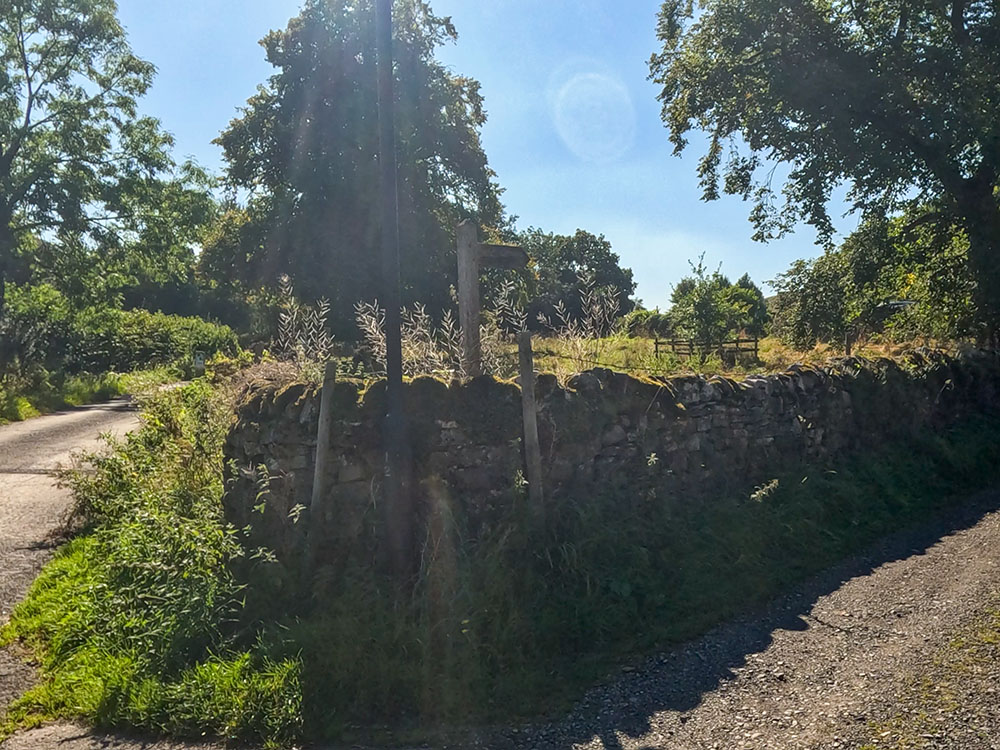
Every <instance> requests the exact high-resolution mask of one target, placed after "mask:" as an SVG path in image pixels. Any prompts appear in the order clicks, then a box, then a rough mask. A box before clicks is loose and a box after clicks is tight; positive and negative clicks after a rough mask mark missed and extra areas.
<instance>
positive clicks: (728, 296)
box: [669, 253, 768, 344]
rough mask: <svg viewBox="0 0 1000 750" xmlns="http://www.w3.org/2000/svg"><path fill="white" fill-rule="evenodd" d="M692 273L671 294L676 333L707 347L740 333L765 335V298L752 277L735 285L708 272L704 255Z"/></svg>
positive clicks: (747, 276)
mask: <svg viewBox="0 0 1000 750" xmlns="http://www.w3.org/2000/svg"><path fill="white" fill-rule="evenodd" d="M691 271H692V275H691V276H688V277H685V278H683V279H681V280H680V281H679V282H678V283H677V286H676V287H674V290H673V293H672V294H671V302H672V303H673V306H672V307H671V309H670V313H669V314H670V318H671V321H672V323H673V330H674V332H676V333H677V334H679V335H680V336H683V337H685V338H690V339H693V340H695V341H697V342H700V343H704V344H711V343H714V342H720V341H723V340H724V339H726V338H728V337H730V336H733V335H736V334H739V333H747V334H749V335H751V336H762V335H763V334H764V329H765V326H766V325H767V322H768V314H767V308H766V305H765V303H764V295H763V294H762V293H761V291H760V289H758V288H757V286H756V284H754V283H753V282H752V281H751V280H750V276H749V275H747V274H744V275H743V277H742V278H740V280H739V281H738V282H737V283H736V284H732V283H730V281H729V279H727V278H726V277H725V276H723V275H722V274H721V273H720V272H719V270H718V269H716V270H715V271H713V272H712V273H709V272H708V269H707V267H706V266H705V255H704V253H702V255H701V257H699V258H698V263H697V265H695V264H694V263H691Z"/></svg>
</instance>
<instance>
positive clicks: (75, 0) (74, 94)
mask: <svg viewBox="0 0 1000 750" xmlns="http://www.w3.org/2000/svg"><path fill="white" fill-rule="evenodd" d="M115 11H116V6H115V3H114V2H113V0H11V1H10V2H5V3H3V4H0V313H2V309H3V288H4V281H5V279H6V278H7V275H8V274H9V272H10V268H11V265H12V263H13V262H14V255H15V251H16V250H17V248H18V247H19V246H21V245H22V243H24V242H25V241H29V240H30V241H32V242H34V241H36V240H34V239H32V238H37V237H38V236H44V237H45V241H46V242H50V243H55V246H58V247H72V246H78V247H79V246H81V245H83V246H88V247H93V246H94V244H95V243H101V242H106V241H108V240H109V239H110V238H111V237H112V235H114V234H115V233H117V232H120V231H123V230H124V231H129V230H131V229H134V228H135V227H134V224H132V225H130V224H129V222H126V223H125V224H124V225H123V224H122V223H121V221H120V220H121V219H122V218H123V217H127V216H129V215H134V210H133V209H134V208H135V201H136V199H137V196H139V195H140V194H141V192H142V191H143V190H144V189H146V188H147V187H148V186H149V185H150V181H151V180H153V179H154V178H155V176H156V174H157V173H158V172H159V171H161V170H163V169H168V168H170V167H171V165H172V162H171V161H170V156H169V147H170V145H171V139H170V138H169V136H167V135H166V134H164V133H162V132H161V131H160V130H159V127H158V123H157V122H156V121H155V120H152V119H150V118H144V117H139V116H138V114H137V111H136V99H137V98H138V97H139V96H141V95H142V94H143V93H144V92H145V91H146V89H147V88H148V86H149V84H150V81H151V80H152V76H153V66H152V65H151V64H150V63H148V62H145V61H144V60H141V59H139V58H138V57H136V56H135V55H134V54H132V51H131V49H130V48H129V45H128V42H127V40H126V38H125V33H124V31H123V29H122V27H121V26H120V24H119V23H118V20H117V18H116V16H115Z"/></svg>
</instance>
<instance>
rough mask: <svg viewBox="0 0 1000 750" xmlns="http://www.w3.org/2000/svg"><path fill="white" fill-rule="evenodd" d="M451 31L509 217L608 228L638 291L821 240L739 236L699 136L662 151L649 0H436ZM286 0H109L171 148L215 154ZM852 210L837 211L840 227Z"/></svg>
mask: <svg viewBox="0 0 1000 750" xmlns="http://www.w3.org/2000/svg"><path fill="white" fill-rule="evenodd" d="M432 5H433V7H434V10H435V12H437V13H438V14H439V15H450V16H452V18H453V20H454V23H455V25H456V26H457V28H458V33H459V41H458V43H457V44H455V45H449V46H447V47H445V48H443V49H441V50H440V52H439V58H440V59H441V60H442V61H443V62H445V63H446V64H447V65H448V66H450V67H451V68H452V69H453V70H454V71H455V72H456V73H461V74H463V75H469V76H472V77H474V78H476V79H478V80H479V81H480V82H481V83H482V93H483V95H484V97H485V100H486V107H487V111H488V113H489V122H488V123H487V124H486V126H485V128H484V129H483V143H484V146H485V148H486V153H487V155H488V156H489V159H490V164H491V165H492V167H493V169H494V170H495V171H496V172H497V175H498V178H499V181H500V184H501V185H502V186H503V187H504V188H505V189H506V192H505V194H504V203H505V204H506V206H507V208H508V210H509V211H510V212H511V213H512V214H514V215H516V216H518V217H519V220H518V226H520V227H522V228H525V227H528V226H537V227H541V228H543V229H545V230H548V231H555V232H561V233H571V232H573V231H574V230H575V229H577V228H578V227H579V228H582V229H586V230H588V231H591V232H594V233H596V234H604V235H605V236H606V237H607V238H608V239H609V240H610V241H611V243H612V245H613V246H614V249H615V251H616V252H617V253H618V254H619V255H620V256H621V258H622V262H623V264H625V265H627V266H630V267H631V268H632V269H633V270H634V272H635V279H636V281H637V282H638V290H637V294H638V296H639V297H640V298H642V300H643V301H644V302H645V304H646V305H647V306H654V305H661V306H662V305H665V303H666V301H667V299H668V298H669V295H670V289H671V285H672V284H673V283H675V282H676V281H677V280H678V279H679V278H680V277H681V276H683V275H684V274H685V273H686V272H687V271H688V264H687V261H688V260H689V259H691V260H694V259H696V258H697V257H698V255H699V254H700V253H701V252H702V251H704V252H705V254H706V255H705V258H706V261H708V262H709V263H710V265H711V266H712V267H714V266H715V265H716V264H718V263H720V262H721V263H722V270H723V272H724V273H726V274H728V275H729V276H730V277H731V278H734V279H735V278H736V277H737V276H739V275H740V274H742V273H743V272H744V271H749V273H750V275H751V276H752V277H753V278H754V279H755V280H756V281H758V282H760V283H762V282H764V281H766V280H767V279H770V278H773V277H774V275H775V274H777V273H779V272H781V271H782V270H784V269H785V268H786V267H787V266H788V264H789V263H790V262H791V261H792V260H794V259H795V258H799V257H811V256H814V255H816V254H818V253H819V252H820V251H819V248H817V247H816V245H815V244H814V238H815V235H814V233H813V231H812V230H811V229H810V228H809V227H800V228H799V230H798V231H797V232H796V233H795V234H794V235H792V236H791V237H789V238H786V239H784V240H782V241H780V242H775V243H770V244H766V245H763V244H758V243H754V242H752V241H751V240H750V234H751V229H750V225H749V223H748V221H747V213H748V211H749V206H748V205H747V204H744V203H743V202H742V201H741V200H739V199H738V198H735V197H724V198H722V199H721V200H719V201H714V202H711V203H704V202H702V201H701V200H700V199H699V195H700V191H699V189H698V185H697V180H696V176H695V165H696V161H697V157H698V156H699V155H700V152H699V151H698V147H699V141H698V139H697V138H693V139H692V146H691V147H690V148H689V151H688V152H686V153H685V155H684V156H683V157H682V158H677V157H675V156H673V155H672V153H671V146H670V143H669V141H668V140H667V131H666V130H665V129H664V127H663V125H662V123H661V121H660V117H659V103H658V102H657V101H656V94H657V88H656V86H655V85H654V84H653V83H651V82H650V81H648V80H647V78H646V76H647V74H648V69H647V66H646V61H647V60H648V59H649V56H650V54H652V53H653V51H654V50H655V49H656V39H655V17H656V11H657V8H658V7H659V0H486V1H485V2H473V1H472V0H432ZM298 7H299V2H298V0H172V2H169V3H163V2H156V1H155V0H119V11H120V17H121V20H122V23H123V24H124V26H125V27H126V29H127V30H128V32H129V38H130V40H131V42H132V46H133V48H134V50H135V51H136V53H137V54H139V55H140V56H142V57H144V58H146V59H147V60H149V61H151V62H153V63H154V64H155V65H156V66H157V68H158V74H157V77H156V81H155V82H154V84H153V88H152V90H151V91H150V93H149V94H148V95H147V97H146V99H145V101H144V103H143V109H144V111H145V112H146V113H148V114H151V115H153V116H155V117H159V118H160V119H161V120H162V121H163V124H164V127H165V128H166V129H167V130H169V131H170V132H171V133H173V134H174V136H175V137H176V140H177V153H178V155H179V156H181V157H188V156H190V157H194V158H195V159H196V160H197V161H199V162H200V163H201V164H203V165H204V166H206V167H209V168H211V169H218V168H220V166H221V160H220V151H219V149H218V148H217V147H216V146H213V145H212V143H211V141H212V139H213V138H215V137H216V136H217V135H218V133H219V131H220V130H221V129H223V128H224V127H225V126H226V124H227V123H228V122H229V120H230V119H232V117H233V116H234V115H235V114H236V109H237V107H238V106H240V105H241V104H243V103H244V102H245V101H246V99H247V97H248V96H250V95H252V94H253V92H254V90H255V88H256V86H257V84H258V83H261V82H263V81H264V80H265V79H266V77H267V76H268V75H270V73H271V72H272V69H271V68H270V66H268V65H267V64H266V63H265V61H264V59H263V50H262V48H261V47H260V46H259V45H258V44H257V42H258V40H259V39H260V38H261V37H262V36H264V34H265V33H266V32H267V31H268V30H269V29H273V28H283V27H284V26H285V25H286V23H287V21H288V19H289V18H290V17H291V16H293V15H295V14H296V13H297V12H298ZM853 224H854V222H853V220H852V219H851V218H848V219H846V220H842V221H840V222H838V225H839V226H840V227H841V229H844V230H849V229H850V228H851V227H852V226H853Z"/></svg>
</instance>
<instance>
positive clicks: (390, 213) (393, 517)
mask: <svg viewBox="0 0 1000 750" xmlns="http://www.w3.org/2000/svg"><path fill="white" fill-rule="evenodd" d="M375 45H376V49H377V55H378V145H379V154H378V158H379V166H380V181H379V182H380V185H379V187H380V193H381V203H382V206H381V208H382V211H381V217H382V221H381V230H382V283H383V287H382V299H383V300H384V302H385V348H386V352H385V375H386V415H385V429H384V437H385V449H386V461H385V502H384V503H383V509H384V513H385V528H386V535H387V537H388V542H389V555H390V562H391V564H392V567H393V569H394V570H395V571H396V573H397V574H400V575H405V574H406V573H407V572H408V571H409V569H410V567H411V554H410V553H411V550H412V540H413V528H412V524H413V513H412V502H411V497H410V491H409V490H410V487H409V481H408V475H409V467H408V461H407V440H406V418H405V414H404V405H403V347H402V341H401V338H402V337H401V334H400V304H401V300H400V291H399V221H398V213H399V209H398V205H397V196H396V189H397V185H396V126H395V100H394V98H393V97H394V94H393V72H392V0H376V5H375Z"/></svg>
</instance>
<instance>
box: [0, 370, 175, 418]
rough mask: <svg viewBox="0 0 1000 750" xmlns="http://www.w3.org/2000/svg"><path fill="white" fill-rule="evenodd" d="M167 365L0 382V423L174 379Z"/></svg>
mask: <svg viewBox="0 0 1000 750" xmlns="http://www.w3.org/2000/svg"><path fill="white" fill-rule="evenodd" d="M178 377H179V373H178V372H177V370H176V369H174V368H170V367H157V368H153V369H149V370H140V371H137V372H131V373H126V374H119V373H115V372H106V373H103V374H101V375H91V374H89V373H82V374H80V375H69V376H65V377H51V378H50V377H45V378H42V379H37V378H36V380H35V382H33V383H31V384H28V385H21V386H13V385H11V384H10V383H8V384H7V386H6V387H4V385H2V384H0V424H6V423H9V422H21V421H23V420H25V419H30V418H32V417H37V416H40V415H42V414H48V413H51V412H54V411H58V410H60V409H65V408H68V407H72V406H83V405H84V404H97V403H101V402H102V401H109V400H110V399H112V398H115V397H117V396H122V395H124V394H126V393H128V394H136V393H143V392H146V391H148V390H149V389H151V388H154V387H156V386H159V385H162V384H164V383H169V382H172V381H174V380H177V379H178Z"/></svg>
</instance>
